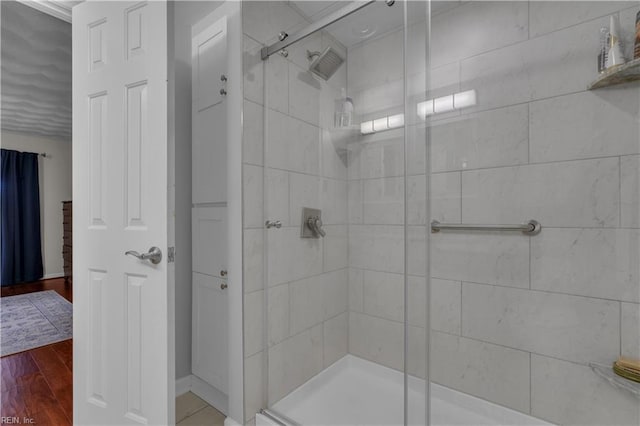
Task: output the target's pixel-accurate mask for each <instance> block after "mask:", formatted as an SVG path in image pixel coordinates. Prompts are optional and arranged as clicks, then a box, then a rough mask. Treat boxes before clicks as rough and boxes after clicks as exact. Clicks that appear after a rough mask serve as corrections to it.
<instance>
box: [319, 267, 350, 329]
mask: <svg viewBox="0 0 640 426" xmlns="http://www.w3.org/2000/svg"><path fill="white" fill-rule="evenodd" d="M321 279H322V293H323V294H322V299H320V301H321V304H322V311H323V318H324V319H325V320H328V319H330V318H333V317H335V316H336V315H338V314H341V313H343V312H346V311H347V309H348V307H349V270H348V269H346V268H345V269H340V270H337V271H331V272H327V273H325V274H322V275H321ZM316 303H318V300H316Z"/></svg>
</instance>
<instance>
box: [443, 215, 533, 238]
mask: <svg viewBox="0 0 640 426" xmlns="http://www.w3.org/2000/svg"><path fill="white" fill-rule="evenodd" d="M446 230H450V231H520V232H522V233H523V234H525V235H538V234H539V233H540V231H541V230H542V225H540V223H539V222H538V221H537V220H533V219H531V220H530V221H529V222H527V223H523V224H522V225H474V224H468V223H440V222H438V221H437V220H434V221H432V222H431V232H432V233H436V232H440V231H446Z"/></svg>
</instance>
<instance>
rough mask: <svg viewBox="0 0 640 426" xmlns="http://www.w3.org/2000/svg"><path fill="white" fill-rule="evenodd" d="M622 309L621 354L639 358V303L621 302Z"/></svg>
mask: <svg viewBox="0 0 640 426" xmlns="http://www.w3.org/2000/svg"><path fill="white" fill-rule="evenodd" d="M620 307H621V309H622V317H621V320H622V324H621V327H622V328H621V333H622V336H621V338H622V350H621V355H622V356H626V357H630V358H635V359H640V333H638V328H639V327H640V305H639V304H637V303H621V306H620Z"/></svg>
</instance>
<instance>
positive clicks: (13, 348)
mask: <svg viewBox="0 0 640 426" xmlns="http://www.w3.org/2000/svg"><path fill="white" fill-rule="evenodd" d="M72 336H73V305H72V304H71V303H70V302H68V301H67V300H66V299H65V298H64V297H62V296H60V295H59V294H58V293H56V292H55V291H53V290H47V291H38V292H36V293H27V294H21V295H18V296H5V297H2V298H0V355H2V356H4V355H10V354H14V353H16V352H22V351H26V350H29V349H33V348H37V347H40V346H45V345H49V344H51V343H56V342H60V341H62V340H67V339H71V337H72Z"/></svg>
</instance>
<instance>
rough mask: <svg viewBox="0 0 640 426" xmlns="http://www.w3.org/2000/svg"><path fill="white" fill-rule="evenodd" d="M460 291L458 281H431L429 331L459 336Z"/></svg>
mask: <svg viewBox="0 0 640 426" xmlns="http://www.w3.org/2000/svg"><path fill="white" fill-rule="evenodd" d="M461 298H462V289H461V283H460V281H449V280H439V279H437V278H432V279H431V297H430V307H429V310H430V311H431V329H432V330H438V331H444V332H446V333H451V334H458V335H459V334H460V322H461V319H462V317H461V309H462V300H461Z"/></svg>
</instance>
